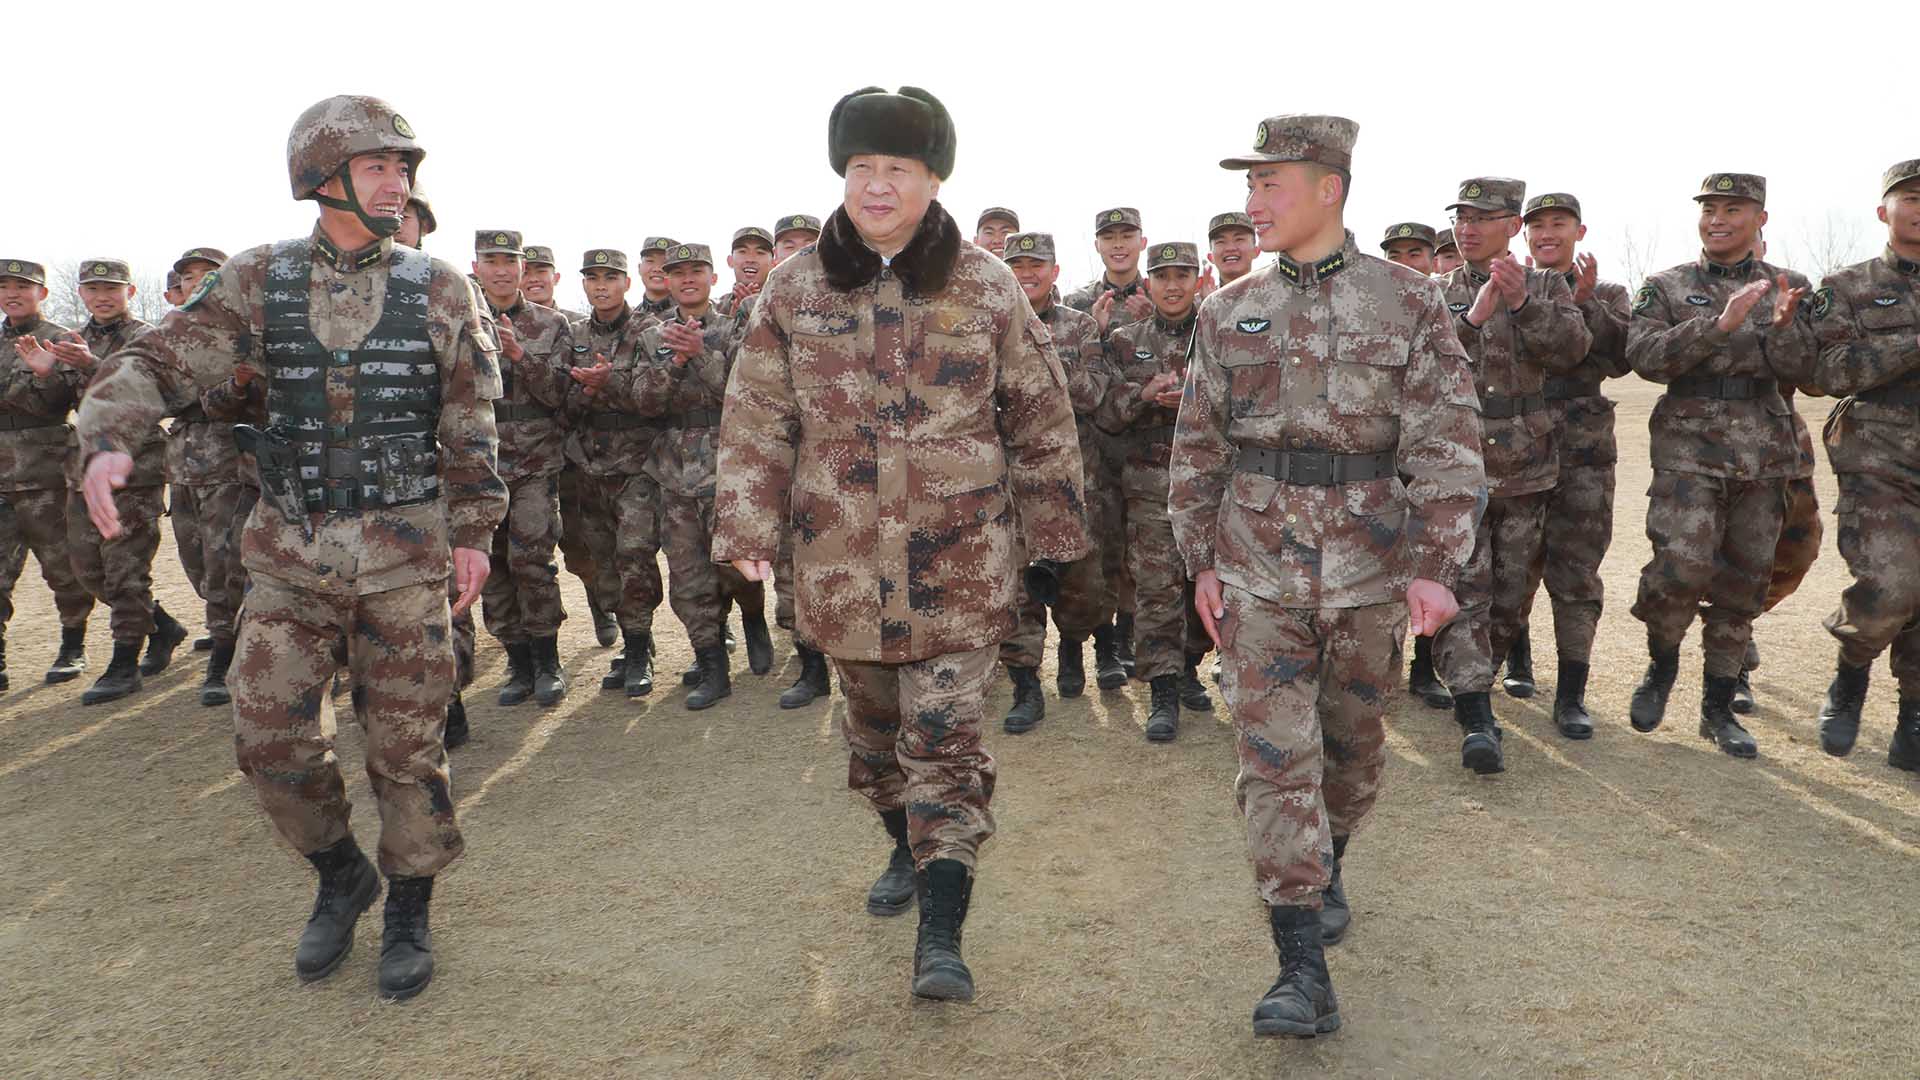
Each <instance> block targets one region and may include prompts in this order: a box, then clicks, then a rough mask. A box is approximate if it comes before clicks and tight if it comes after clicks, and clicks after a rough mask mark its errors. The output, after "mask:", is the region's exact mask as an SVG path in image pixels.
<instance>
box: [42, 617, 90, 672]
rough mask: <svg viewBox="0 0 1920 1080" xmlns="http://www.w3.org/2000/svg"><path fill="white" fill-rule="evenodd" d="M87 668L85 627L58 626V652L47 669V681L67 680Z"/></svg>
mask: <svg viewBox="0 0 1920 1080" xmlns="http://www.w3.org/2000/svg"><path fill="white" fill-rule="evenodd" d="M85 670H87V627H86V624H85V623H82V624H81V625H79V626H63V627H61V628H60V653H59V655H57V656H55V657H54V658H53V666H52V667H50V668H48V669H47V681H48V682H50V683H61V682H67V681H69V680H71V679H77V678H79V677H80V673H81V672H83V671H85Z"/></svg>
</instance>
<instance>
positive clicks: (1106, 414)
mask: <svg viewBox="0 0 1920 1080" xmlns="http://www.w3.org/2000/svg"><path fill="white" fill-rule="evenodd" d="M1132 355H1133V335H1132V334H1131V333H1130V332H1129V331H1128V329H1127V328H1126V327H1124V326H1122V327H1118V328H1116V329H1115V330H1114V331H1113V332H1112V333H1111V334H1109V335H1108V336H1107V338H1106V340H1105V341H1104V343H1103V344H1102V347H1101V350H1100V363H1102V364H1104V365H1106V379H1105V382H1106V384H1107V388H1106V392H1105V393H1104V394H1103V395H1101V398H1100V407H1099V408H1098V409H1097V410H1095V412H1094V416H1093V422H1094V424H1096V425H1097V426H1098V427H1099V428H1100V429H1101V430H1102V431H1106V432H1110V433H1118V432H1122V431H1125V430H1127V429H1128V428H1130V427H1132V426H1133V424H1134V422H1135V421H1136V420H1139V419H1140V414H1141V413H1144V412H1146V411H1147V406H1148V404H1149V402H1148V401H1147V400H1146V399H1144V398H1142V397H1141V396H1140V390H1141V388H1142V387H1144V386H1145V385H1146V384H1145V383H1142V382H1138V381H1134V380H1131V379H1129V378H1128V377H1127V374H1126V370H1127V364H1126V362H1127V358H1128V357H1130V356H1132Z"/></svg>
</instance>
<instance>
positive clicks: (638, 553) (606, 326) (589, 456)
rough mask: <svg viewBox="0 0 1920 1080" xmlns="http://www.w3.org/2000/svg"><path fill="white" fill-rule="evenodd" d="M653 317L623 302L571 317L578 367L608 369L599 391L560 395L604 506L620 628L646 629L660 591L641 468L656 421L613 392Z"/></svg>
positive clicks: (650, 498) (638, 361) (649, 486)
mask: <svg viewBox="0 0 1920 1080" xmlns="http://www.w3.org/2000/svg"><path fill="white" fill-rule="evenodd" d="M656 321H657V319H656V318H655V317H654V316H652V315H648V314H646V313H645V312H643V311H641V310H640V309H639V308H631V307H630V308H626V309H624V310H622V311H621V313H620V314H619V315H618V316H617V317H615V318H614V319H611V320H608V321H605V322H602V321H600V320H599V319H598V317H595V316H590V317H588V318H587V319H583V320H580V321H579V322H576V323H575V324H574V360H573V363H574V364H575V365H577V366H582V367H585V366H590V365H592V364H593V363H596V362H597V360H596V358H598V357H605V358H606V360H607V361H608V363H610V364H611V365H612V368H613V370H612V372H611V373H610V374H609V376H608V380H607V387H606V388H604V389H603V390H602V391H601V393H599V394H596V395H593V396H591V397H589V396H588V395H587V394H586V393H585V392H584V390H583V389H582V388H581V387H580V386H578V385H575V386H573V387H571V388H570V389H569V390H568V396H567V416H568V420H569V423H571V424H572V425H573V427H574V429H575V430H576V431H577V432H578V433H579V442H580V448H581V451H582V457H583V458H584V464H585V468H586V472H587V475H588V476H590V477H591V478H592V479H593V486H594V488H595V490H596V491H597V493H598V494H597V498H598V501H599V503H600V505H601V506H603V507H605V509H606V515H607V516H606V519H605V520H606V521H607V523H608V529H609V530H610V533H611V535H610V537H609V538H608V540H607V541H604V542H605V543H607V544H608V547H607V548H606V549H605V550H607V551H608V553H609V559H608V563H609V566H610V567H611V569H612V571H613V574H612V577H613V578H614V579H615V580H617V582H618V586H619V587H618V589H617V591H616V599H615V602H614V603H613V604H612V605H609V608H608V609H609V610H611V611H613V612H615V613H616V615H617V617H618V619H619V622H620V627H621V629H622V630H624V631H626V632H628V633H636V634H637V633H651V632H652V629H653V613H654V612H655V611H656V610H658V609H659V607H660V601H661V599H662V597H663V595H664V593H663V588H664V586H663V583H662V582H661V579H660V485H659V484H657V483H655V482H654V480H653V478H652V477H650V476H648V475H647V474H646V468H647V461H648V459H649V458H651V457H652V456H653V444H654V442H655V441H656V440H657V439H658V438H659V437H660V424H659V422H658V420H657V419H652V418H643V417H640V416H639V415H638V414H636V413H635V412H634V410H633V404H632V402H631V401H623V400H620V399H619V397H618V388H619V387H622V386H627V385H630V384H631V383H632V380H633V378H634V376H635V374H636V373H637V372H638V371H639V370H641V368H642V366H643V365H645V364H648V363H650V362H651V361H650V360H649V358H648V356H647V354H645V353H644V352H642V344H641V341H640V336H641V334H642V332H644V331H645V330H646V329H647V327H649V326H651V325H652V324H653V323H655V322H656ZM589 528H595V526H592V525H590V526H589ZM586 542H587V544H588V545H589V546H592V545H595V544H596V543H599V542H601V541H596V540H595V539H594V538H592V537H588V538H586Z"/></svg>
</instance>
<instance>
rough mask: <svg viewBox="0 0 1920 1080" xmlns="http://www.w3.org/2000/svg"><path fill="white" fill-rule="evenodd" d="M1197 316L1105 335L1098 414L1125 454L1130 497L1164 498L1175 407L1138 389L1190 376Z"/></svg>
mask: <svg viewBox="0 0 1920 1080" xmlns="http://www.w3.org/2000/svg"><path fill="white" fill-rule="evenodd" d="M1196 318H1197V313H1192V314H1189V315H1188V316H1187V317H1186V318H1185V319H1183V320H1181V321H1180V322H1178V323H1169V322H1167V321H1166V320H1165V319H1163V318H1161V317H1160V316H1159V315H1155V316H1154V317H1153V318H1151V319H1144V320H1142V321H1140V322H1137V323H1129V324H1128V325H1126V326H1121V327H1117V328H1115V329H1114V331H1113V332H1112V333H1111V334H1109V335H1108V336H1107V341H1106V348H1105V349H1104V350H1103V351H1104V356H1103V358H1102V363H1104V364H1105V366H1106V368H1107V387H1106V393H1104V394H1103V395H1101V399H1100V407H1099V409H1098V411H1097V412H1096V413H1095V414H1094V418H1095V421H1096V422H1097V423H1098V424H1099V426H1100V428H1101V430H1103V431H1105V432H1107V433H1108V434H1110V435H1113V436H1114V437H1115V439H1114V445H1115V446H1116V447H1118V448H1119V450H1120V453H1121V454H1122V456H1123V464H1122V468H1121V474H1120V475H1121V484H1122V486H1123V487H1124V488H1125V489H1126V493H1127V494H1128V495H1143V496H1150V497H1163V496H1164V495H1165V493H1166V490H1167V463H1168V461H1169V456H1170V455H1171V454H1172V452H1173V422H1174V420H1175V418H1176V417H1177V416H1178V413H1177V411H1176V410H1174V409H1169V408H1166V407H1164V406H1160V405H1155V404H1153V403H1152V402H1149V401H1147V400H1146V399H1144V398H1142V397H1141V396H1140V390H1141V388H1142V387H1144V386H1146V385H1147V383H1148V382H1149V381H1151V380H1152V379H1153V377H1154V376H1155V375H1158V374H1161V373H1162V372H1169V371H1170V372H1173V373H1174V374H1176V375H1178V376H1180V377H1181V378H1182V379H1183V380H1184V379H1185V378H1186V370H1187V355H1188V352H1189V350H1190V349H1191V348H1192V345H1193V333H1194V326H1195V319H1196Z"/></svg>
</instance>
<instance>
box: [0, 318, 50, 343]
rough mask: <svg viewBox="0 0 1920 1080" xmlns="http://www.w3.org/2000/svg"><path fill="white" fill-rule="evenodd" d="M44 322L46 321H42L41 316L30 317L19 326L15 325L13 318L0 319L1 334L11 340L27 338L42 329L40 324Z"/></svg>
mask: <svg viewBox="0 0 1920 1080" xmlns="http://www.w3.org/2000/svg"><path fill="white" fill-rule="evenodd" d="M43 321H45V320H43V319H41V318H40V316H39V315H29V316H27V317H26V319H24V320H23V321H21V322H20V323H18V324H15V323H14V321H13V320H12V319H11V318H7V319H0V334H5V335H6V336H8V337H10V338H16V337H25V336H26V335H28V334H31V333H33V332H34V331H35V330H38V329H40V324H41V323H42V322H43Z"/></svg>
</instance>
